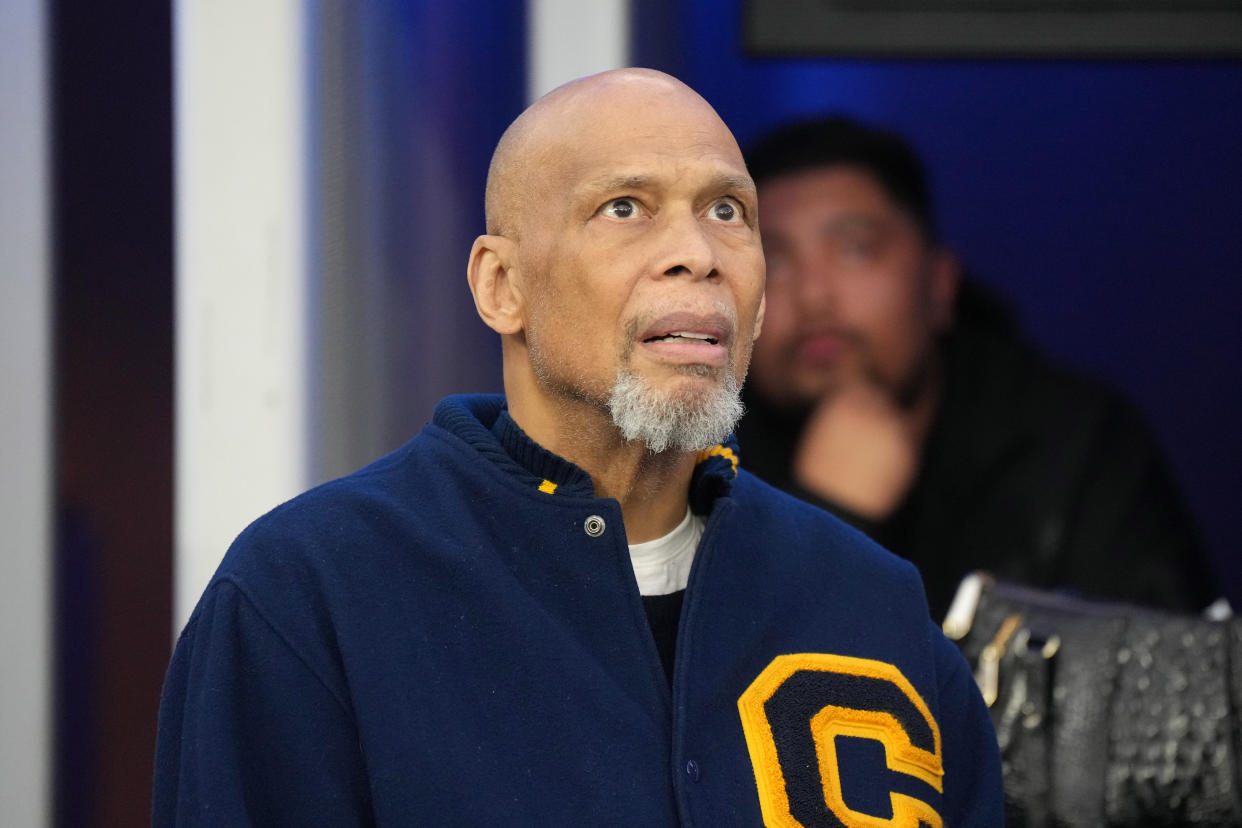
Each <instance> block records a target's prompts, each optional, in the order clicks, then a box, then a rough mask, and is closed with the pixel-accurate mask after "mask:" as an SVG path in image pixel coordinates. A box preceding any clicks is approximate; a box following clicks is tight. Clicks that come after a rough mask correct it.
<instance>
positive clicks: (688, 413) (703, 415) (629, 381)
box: [608, 360, 746, 454]
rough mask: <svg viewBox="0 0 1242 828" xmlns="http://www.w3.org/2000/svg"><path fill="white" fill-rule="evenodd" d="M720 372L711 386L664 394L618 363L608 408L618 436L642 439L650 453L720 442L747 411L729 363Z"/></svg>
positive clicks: (700, 370) (698, 369)
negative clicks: (708, 388)
mask: <svg viewBox="0 0 1242 828" xmlns="http://www.w3.org/2000/svg"><path fill="white" fill-rule="evenodd" d="M730 362H732V360H730ZM716 370H719V369H712V368H707V367H706V366H693V367H689V368H688V369H687V372H688V373H696V374H699V375H701V376H702V375H709V374H711V373H714V372H715V371H716ZM723 374H724V376H723V377H722V380H721V382H720V383H718V384H715V385H713V386H712V388H711V389H710V390H706V391H692V392H686V393H682V394H675V393H674V394H666V393H663V392H661V391H657V390H656V389H653V388H651V387H650V386H648V385H647V384H646V383H645V382H644V381H643V379H642V378H641V377H639V376H638V375H637V374H633V373H631V372H630V371H627V370H626V369H624V368H622V369H621V370H619V371H618V372H617V378H616V381H615V382H614V383H613V386H612V396H611V397H609V399H608V411H609V413H610V414H611V415H612V421H613V423H614V424H615V425H616V426H617V428H618V429H620V431H621V436H622V437H624V438H625V439H626V440H627V441H631V440H640V441H642V442H643V443H645V444H646V445H647V450H648V451H650V452H652V453H654V454H660V453H661V452H664V451H667V450H669V449H677V450H680V451H702V450H703V449H706V448H711V447H712V446H715V445H718V444H719V443H721V442H723V441H724V439H725V438H726V437H727V436H729V434H730V433H732V431H733V429H734V427H735V426H736V425H737V422H738V420H740V419H741V418H742V414H743V413H744V412H745V411H746V409H745V407H744V406H743V405H742V398H741V388H740V387H739V386H738V382H737V378H736V377H735V376H734V372H733V368H732V365H730V366H729V367H728V368H727V369H725V370H724V371H723Z"/></svg>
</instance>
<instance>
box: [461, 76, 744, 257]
mask: <svg viewBox="0 0 1242 828" xmlns="http://www.w3.org/2000/svg"><path fill="white" fill-rule="evenodd" d="M657 111H665V112H676V113H678V114H679V116H681V117H686V118H698V119H702V121H703V123H704V129H705V131H711V132H719V131H723V132H724V133H725V135H727V136H728V141H729V142H731V143H732V142H733V138H732V135H731V134H729V133H728V128H727V127H726V126H725V125H724V122H723V121H721V120H720V116H718V115H717V114H716V111H715V110H714V109H712V107H711V105H710V104H709V103H707V101H705V100H704V99H703V98H702V97H701V96H700V95H699V94H698V93H697V92H695V91H694V90H693V89H691V88H690V87H688V86H686V85H685V84H684V83H682V82H681V81H679V80H677V79H676V78H674V77H672V76H671V75H666V74H664V73H663V72H657V71H655V70H654V69H615V70H612V71H608V72H601V73H599V74H597V75H590V76H588V77H585V78H579V79H578V80H574V81H570V82H569V83H566V84H564V85H563V86H560V87H557V88H556V89H554V90H552V91H551V92H549V93H548V94H546V95H544V96H543V97H542V98H540V99H539V100H537V101H535V102H534V103H533V104H531V105H530V106H529V107H528V108H527V109H526V110H525V111H524V112H523V113H522V114H521V115H519V116H518V117H517V119H516V120H514V122H513V123H512V124H510V125H509V128H508V129H506V130H505V133H504V135H502V136H501V138H500V142H499V143H498V144H497V145H496V151H495V152H494V153H493V154H492V161H491V165H490V166H489V167H488V171H487V191H486V198H485V208H484V209H485V214H486V221H487V232H488V233H490V234H492V235H498V236H510V237H514V238H516V237H519V236H521V235H522V231H523V223H524V219H526V218H527V212H526V210H525V209H524V208H527V207H529V206H530V205H531V204H538V203H539V199H540V197H541V195H542V194H545V193H547V192H548V191H549V188H551V192H557V191H558V190H559V189H561V188H563V187H564V186H566V185H567V184H569V183H570V181H571V179H572V177H573V172H574V171H573V169H572V164H571V163H570V162H571V161H572V159H573V157H574V156H575V155H576V152H569V150H571V149H572V150H575V151H580V150H581V149H582V147H583V144H582V138H583V136H584V135H585V134H586V133H588V132H589V131H591V130H592V129H608V128H610V127H609V125H610V124H617V123H624V124H638V125H641V124H643V123H645V122H650V121H652V119H653V116H654V115H655V113H656V112H657ZM734 146H735V147H736V144H735V143H734ZM738 157H739V158H740V152H739V154H738Z"/></svg>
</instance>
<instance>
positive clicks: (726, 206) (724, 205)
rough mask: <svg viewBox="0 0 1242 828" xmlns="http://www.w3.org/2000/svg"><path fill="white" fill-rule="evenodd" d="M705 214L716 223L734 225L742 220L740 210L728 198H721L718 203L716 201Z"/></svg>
mask: <svg viewBox="0 0 1242 828" xmlns="http://www.w3.org/2000/svg"><path fill="white" fill-rule="evenodd" d="M707 212H708V214H709V215H710V216H711V217H712V218H714V219H716V221H723V222H727V223H734V222H739V221H741V220H742V210H741V208H740V207H738V205H737V203H736V202H735V201H733V199H730V198H722V199H721V200H720V201H717V202H716V203H715V204H713V205H712V206H711V207H710V208H709V209H708V211H707Z"/></svg>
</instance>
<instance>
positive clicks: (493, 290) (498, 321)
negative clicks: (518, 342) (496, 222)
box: [466, 236, 526, 334]
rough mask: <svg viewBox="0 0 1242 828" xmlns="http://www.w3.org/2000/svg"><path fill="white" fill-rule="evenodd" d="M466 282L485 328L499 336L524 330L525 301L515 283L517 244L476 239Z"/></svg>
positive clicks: (500, 238)
mask: <svg viewBox="0 0 1242 828" xmlns="http://www.w3.org/2000/svg"><path fill="white" fill-rule="evenodd" d="M466 279H467V281H469V282H470V292H471V293H472V294H474V306H475V308H476V309H477V310H478V312H479V316H480V317H482V319H483V321H484V322H486V323H487V326H488V327H489V328H491V329H492V330H494V331H495V332H496V333H498V334H515V333H518V332H519V331H521V330H522V328H523V327H525V323H526V314H525V302H524V300H523V297H522V293H521V287H520V285H519V284H518V282H519V281H520V275H519V272H518V267H517V245H516V244H514V242H513V240H512V239H507V238H505V237H504V236H479V237H478V238H477V239H475V240H474V246H473V247H471V248H470V261H469V262H468V263H467V265H466Z"/></svg>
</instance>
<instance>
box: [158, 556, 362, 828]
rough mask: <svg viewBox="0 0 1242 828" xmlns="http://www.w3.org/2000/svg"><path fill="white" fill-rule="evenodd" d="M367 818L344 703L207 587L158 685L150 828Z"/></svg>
mask: <svg viewBox="0 0 1242 828" xmlns="http://www.w3.org/2000/svg"><path fill="white" fill-rule="evenodd" d="M370 822H372V819H371V817H370V807H369V802H368V796H367V784H366V774H365V771H364V767H363V760H362V756H361V752H360V749H359V747H358V735H357V730H356V727H355V726H354V723H353V721H352V717H351V715H350V712H349V709H348V707H347V703H346V701H345V700H344V699H343V698H341V695H340V693H339V692H338V691H334V690H333V689H332V688H330V687H329V686H328V684H326V683H325V681H324V680H323V678H322V677H320V676H317V675H316V674H315V673H314V671H312V669H311V668H310V667H309V666H308V664H307V662H306V661H304V660H303V659H302V658H301V657H299V655H298V653H296V652H295V651H294V650H293V649H292V648H291V647H290V646H289V644H288V643H287V642H286V641H285V640H284V638H282V636H281V635H280V634H279V633H278V632H277V631H276V630H275V629H274V628H273V627H272V626H271V625H270V624H269V623H268V621H267V620H266V619H265V618H264V617H263V616H262V615H261V614H260V612H259V611H258V610H257V609H256V608H255V606H254V605H253V604H251V603H250V601H249V600H247V598H246V597H245V595H243V594H242V592H241V591H240V590H239V589H238V587H237V586H235V585H234V584H233V583H231V582H229V581H226V580H218V581H217V582H216V583H214V584H213V585H212V586H211V587H210V588H209V590H208V591H207V593H206V594H205V595H204V596H203V599H202V601H201V602H200V605H199V607H198V608H197V609H196V610H195V613H194V616H193V617H192V618H191V619H190V622H189V624H188V625H187V626H186V629H185V631H184V632H183V633H182V635H181V638H180V640H179V641H178V643H177V647H176V650H175V651H174V653H173V658H172V662H171V664H170V665H169V668H168V674H167V677H166V679H165V684H164V691H163V695H162V697H161V700H160V713H159V732H158V737H157V744H156V757H155V790H154V798H153V809H152V824H153V825H156V826H167V825H179V826H180V825H213V826H214V825H239V826H240V825H290V826H292V825H299V826H301V825H307V826H313V825H325V826H326V825H332V826H338V825H339V826H349V825H360V824H367V823H370Z"/></svg>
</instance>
